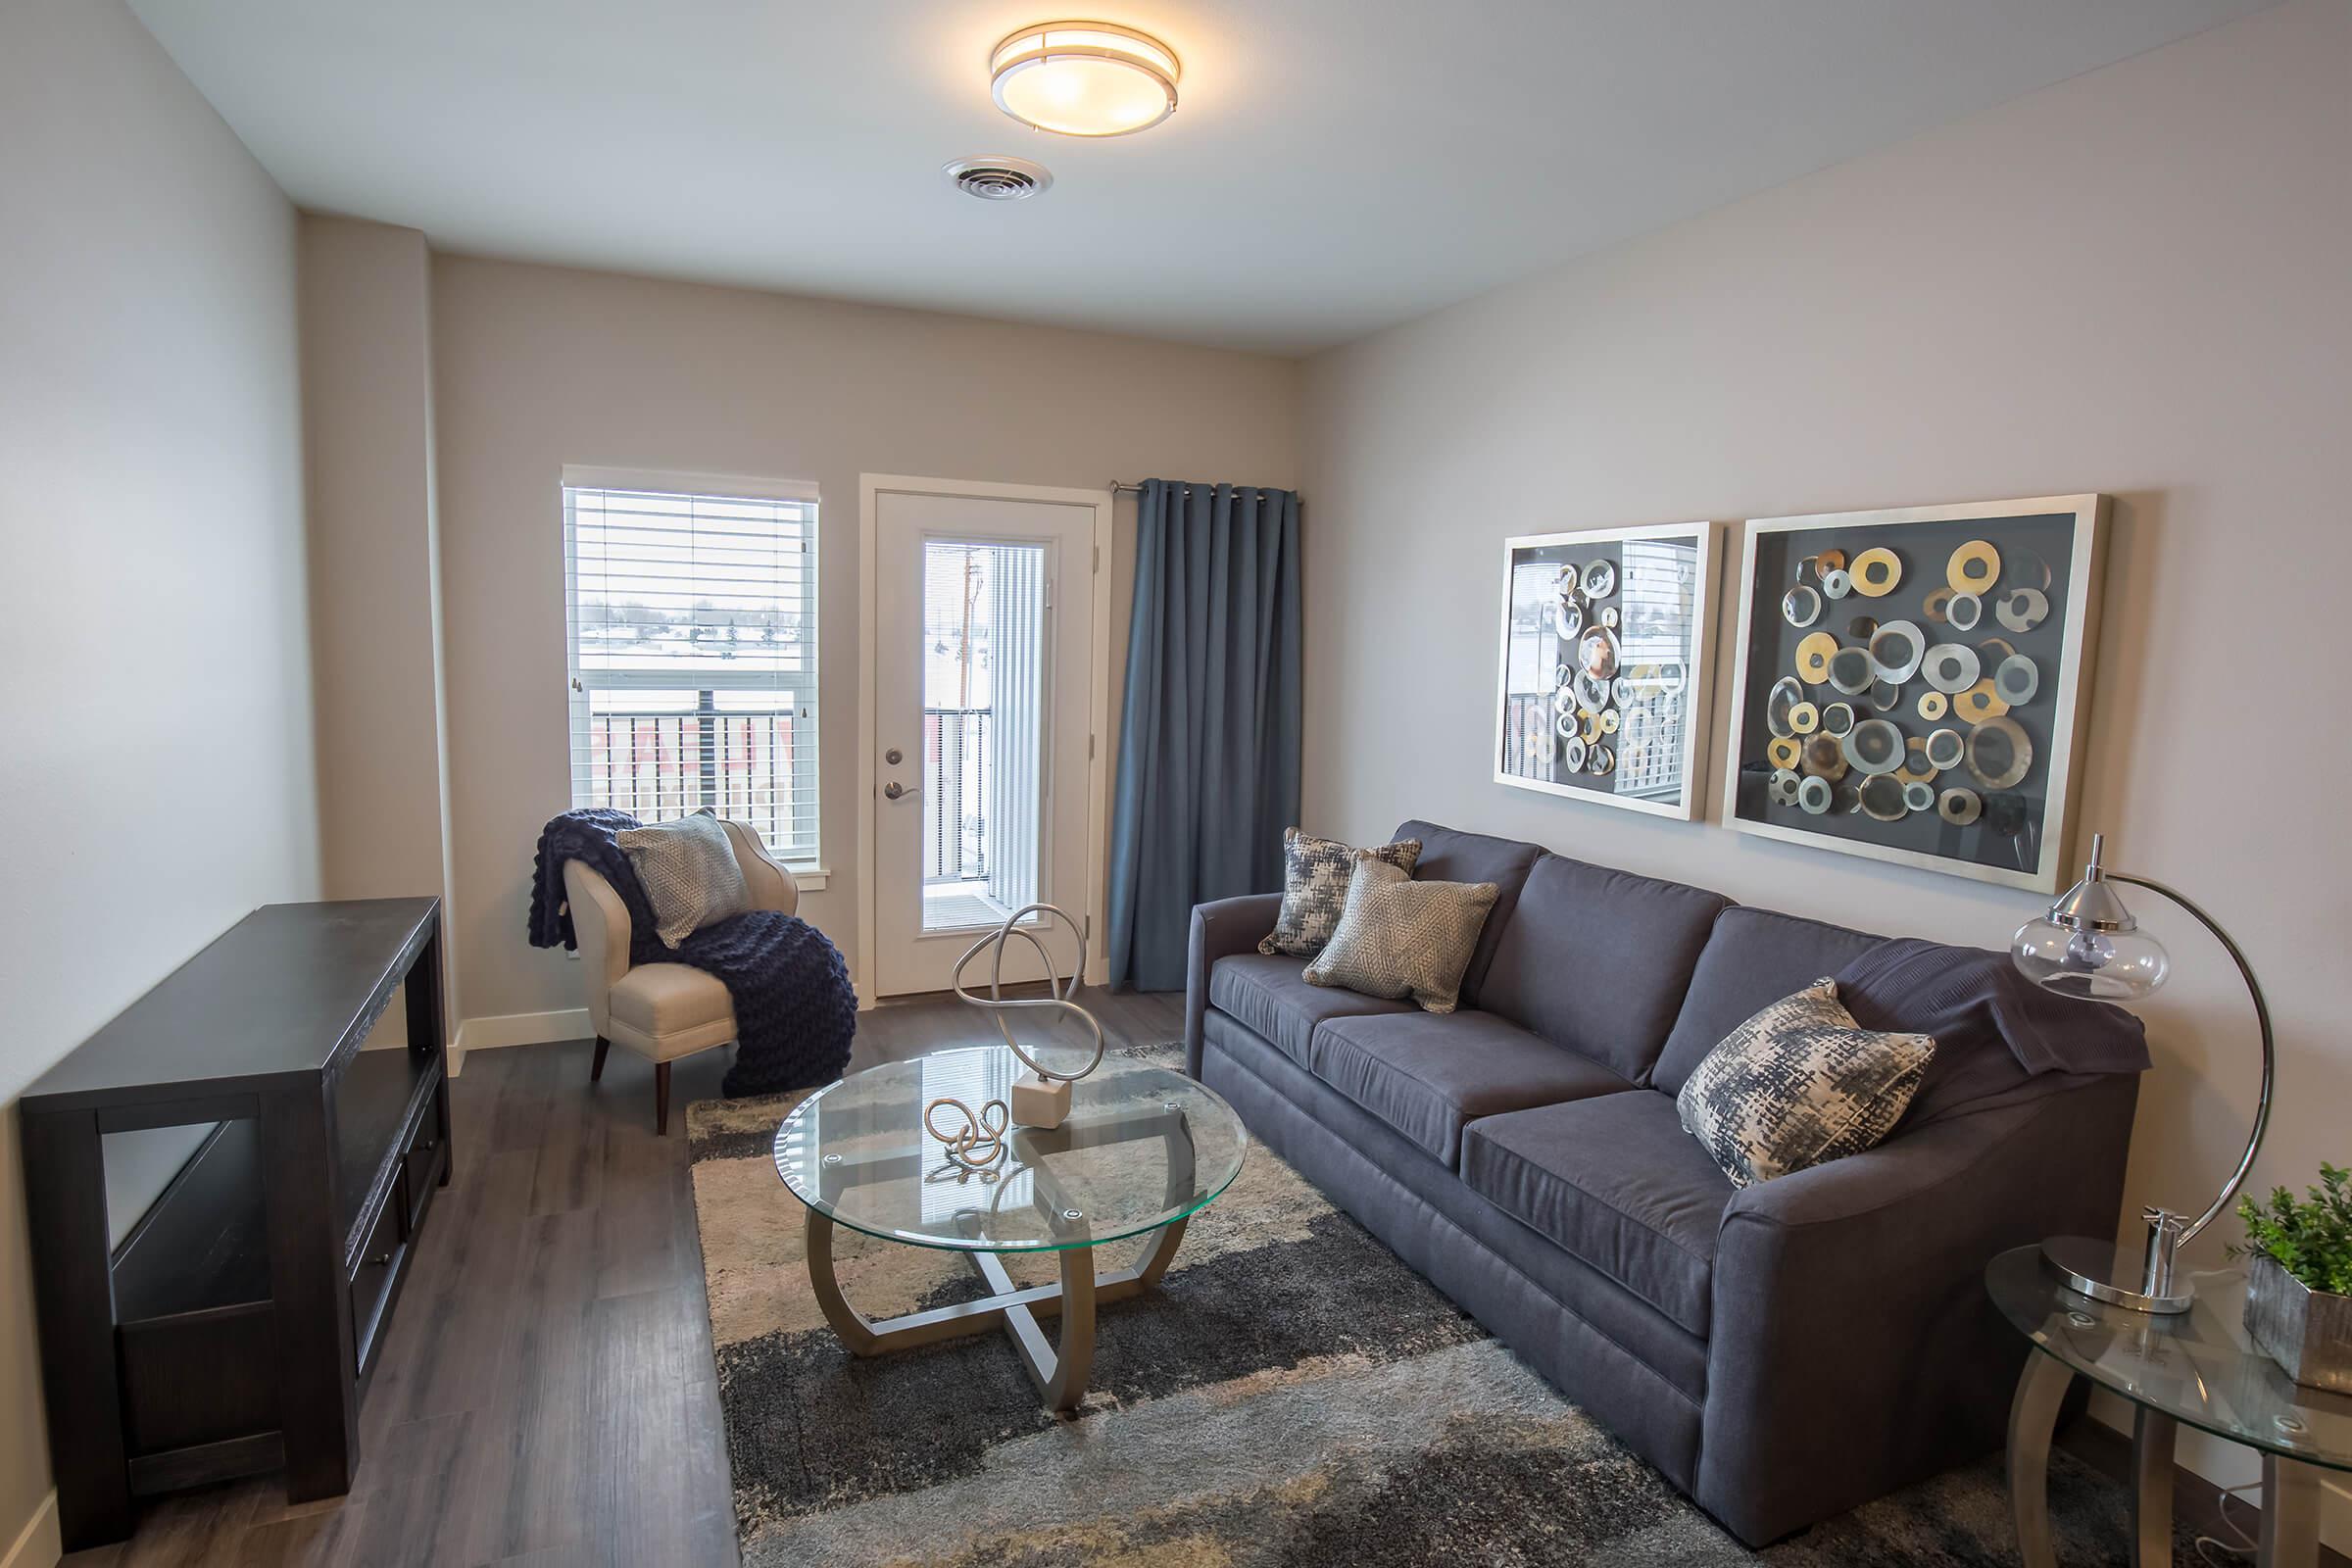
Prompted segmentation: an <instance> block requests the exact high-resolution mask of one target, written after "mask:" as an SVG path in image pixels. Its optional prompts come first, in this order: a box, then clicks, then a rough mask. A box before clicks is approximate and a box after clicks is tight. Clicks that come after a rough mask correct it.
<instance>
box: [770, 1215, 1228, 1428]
mask: <svg viewBox="0 0 2352 1568" xmlns="http://www.w3.org/2000/svg"><path fill="white" fill-rule="evenodd" d="M1184 1227H1185V1222H1184V1221H1183V1220H1177V1221H1176V1222H1175V1223H1174V1224H1172V1225H1163V1226H1161V1227H1160V1228H1159V1229H1158V1230H1156V1231H1154V1232H1152V1238H1151V1240H1150V1241H1149V1242H1148V1243H1147V1244H1146V1245H1145V1248H1144V1254H1143V1256H1142V1258H1141V1259H1140V1260H1138V1262H1137V1263H1136V1265H1135V1266H1134V1267H1133V1268H1125V1269H1120V1270H1117V1271H1116V1272H1114V1273H1109V1274H1098V1273H1096V1272H1095V1249H1094V1248H1092V1247H1065V1248H1063V1249H1062V1250H1061V1281H1060V1283H1059V1284H1056V1285H1033V1286H1030V1287H1028V1288H1026V1289H1018V1288H1015V1286H1014V1285H1013V1283H1012V1277H1011V1276H1010V1275H1008V1274H1006V1273H1005V1265H1004V1264H1003V1263H1002V1262H1000V1261H999V1260H998V1258H997V1255H996V1254H995V1253H994V1252H979V1251H970V1252H965V1253H964V1254H963V1255H964V1259H965V1260H966V1261H967V1262H969V1263H970V1264H971V1265H972V1268H973V1269H974V1270H975V1271H976V1272H977V1273H978V1274H979V1276H980V1278H981V1279H983V1280H985V1281H986V1282H987V1283H988V1288H989V1290H990V1291H991V1292H992V1293H993V1294H992V1295H989V1296H987V1297H984V1298H982V1299H979V1300H977V1301H963V1302H959V1303H957V1304H956V1305H955V1306H941V1307H934V1308H933V1309H932V1310H930V1311H928V1312H909V1313H907V1315H906V1316H905V1317H894V1318H890V1319H888V1320H886V1321H884V1322H880V1323H876V1322H874V1321H872V1320H871V1319H869V1318H867V1317H866V1316H865V1315H864V1314H863V1313H861V1312H859V1311H858V1309H857V1308H856V1307H854V1306H852V1305H851V1304H850V1303H849V1301H848V1299H846V1298H844V1297H843V1296H842V1294H841V1282H840V1281H839V1280H838V1279H836V1278H835V1277H834V1273H833V1222H832V1221H831V1220H830V1219H827V1218H826V1217H825V1216H824V1215H823V1214H822V1213H820V1212H819V1211H818V1210H817V1209H815V1208H813V1207H811V1208H810V1209H809V1285H810V1286H811V1287H813V1288H814V1289H815V1291H816V1301H817V1305H819V1306H820V1307H822V1308H823V1309H824V1313H825V1321H826V1322H827V1323H830V1324H831V1325H832V1326H833V1332H834V1333H835V1334H838V1335H839V1336H841V1343H842V1344H844V1345H846V1346H848V1347H849V1348H850V1349H851V1350H852V1351H853V1352H854V1353H856V1354H858V1355H887V1354H889V1353H890V1352H891V1351H893V1350H907V1349H912V1348H914V1347H916V1346H918V1345H934V1344H937V1343H938V1342H939V1341H941V1340H954V1339H960V1338H962V1337H964V1336H966V1335H971V1334H985V1333H987V1332H988V1331H989V1330H990V1329H993V1328H996V1327H999V1326H1000V1325H1002V1326H1003V1328H1004V1329H1005V1333H1006V1334H1008V1335H1010V1336H1011V1338H1012V1346H1013V1348H1014V1349H1016V1350H1018V1351H1020V1353H1021V1364H1022V1365H1023V1366H1024V1367H1026V1368H1028V1370H1029V1380H1030V1381H1031V1382H1032V1383H1035V1384H1036V1385H1037V1390H1038V1393H1039V1394H1040V1395H1041V1396H1043V1397H1044V1398H1045V1401H1046V1407H1047V1408H1048V1409H1050V1410H1074V1409H1076V1408H1077V1407H1078V1403H1079V1401H1080V1400H1081V1399H1084V1398H1085V1397H1086V1386H1087V1377H1088V1375H1089V1374H1090V1373H1091V1372H1092V1371H1093V1370H1094V1364H1095V1308H1096V1307H1097V1306H1098V1305H1101V1304H1103V1303H1105V1302H1110V1301H1123V1300H1125V1299H1127V1298H1129V1297H1131V1296H1141V1295H1142V1294H1143V1293H1144V1292H1146V1291H1148V1290H1150V1289H1152V1286H1154V1285H1157V1284H1158V1283H1159V1277H1160V1276H1161V1275H1162V1274H1165V1273H1166V1272H1167V1271H1168V1263H1169V1261H1170V1260H1171V1259H1173V1258H1174V1257H1175V1255H1176V1249H1177V1248H1178V1247H1179V1246H1181V1245H1182V1244H1183V1242H1184ZM1048 1315H1053V1316H1057V1317H1059V1318H1060V1319H1061V1322H1060V1325H1059V1333H1058V1334H1057V1335H1056V1336H1055V1338H1054V1340H1053V1341H1052V1342H1049V1341H1048V1340H1047V1338H1046V1334H1045V1330H1044V1329H1042V1328H1040V1327H1039V1326H1038V1319H1039V1318H1041V1317H1045V1316H1048Z"/></svg>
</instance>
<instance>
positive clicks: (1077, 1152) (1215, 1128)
mask: <svg viewBox="0 0 2352 1568" xmlns="http://www.w3.org/2000/svg"><path fill="white" fill-rule="evenodd" d="M1020 1070H1021V1069H1020V1064H1019V1063H1018V1062H1017V1061H1016V1060H1015V1059H1014V1058H1013V1055H1012V1054H1011V1053H1010V1052H1008V1051H1006V1050H1005V1048H1004V1047H1003V1046H974V1047H965V1048H958V1049H955V1050H949V1051H941V1052H935V1053H933V1054H930V1055H927V1056H918V1057H915V1058H914V1059H912V1060H910V1061H900V1062H892V1063H890V1064H888V1065H886V1066H881V1067H871V1068H868V1069H866V1070H865V1071H863V1072H855V1073H852V1074H850V1075H849V1076H848V1077H847V1078H844V1079H842V1080H841V1081H840V1082H838V1083H835V1084H832V1085H830V1086H828V1087H826V1088H824V1089H820V1090H818V1091H817V1092H816V1093H815V1094H813V1095H810V1096H809V1098H808V1099H807V1100H805V1101H803V1102H802V1103H800V1104H799V1105H797V1106H795V1107H794V1108H793V1111H792V1113H791V1114H790V1115H788V1116H786V1117H785V1118H784V1123H783V1125H782V1126H780V1127H778V1128H777V1129H776V1146H775V1153H776V1173H777V1174H778V1175H780V1176H781V1177H783V1178H784V1185H785V1186H786V1187H787V1188H789V1189H790V1190H791V1192H792V1195H793V1196H794V1197H795V1198H798V1199H799V1200H800V1201H802V1202H803V1203H805V1204H807V1205H808V1208H809V1231H808V1236H809V1284H810V1285H811V1286H812V1287H813V1288H814V1289H815V1291H816V1299H817V1302H818V1304H819V1305H820V1306H822V1307H823V1309H824V1313H825V1321H826V1322H828V1323H830V1324H831V1325H832V1326H833V1331H834V1333H836V1334H838V1335H840V1336H841V1340H842V1343H843V1344H844V1345H846V1346H848V1347H849V1348H850V1349H851V1350H853V1351H855V1352H856V1353H857V1354H858V1355H882V1354H885V1353H887V1352H889V1351H892V1350H903V1349H907V1348H911V1347H913V1346H917V1345H930V1344H933V1343H935V1342H937V1341H940V1340H947V1339H954V1338H956V1337H958V1336H961V1335H967V1334H977V1333H984V1332H986V1331H987V1330H990V1329H993V1328H996V1327H998V1326H1000V1325H1002V1326H1003V1327H1004V1328H1005V1331H1006V1332H1007V1333H1008V1334H1009V1335H1010V1336H1011V1338H1012V1343H1013V1347H1014V1348H1016V1349H1017V1350H1019V1352H1020V1355H1021V1360H1022V1363H1023V1364H1024V1365H1025V1366H1027V1368H1028V1370H1029V1376H1030V1378H1031V1379H1032V1380H1033V1381H1034V1382H1035V1383H1036V1384H1037V1387H1038V1390H1039V1392H1040V1393H1041V1394H1042V1395H1043V1396H1044V1397H1045V1401H1046V1403H1047V1405H1048V1406H1049V1407H1050V1408H1053V1409H1055V1410H1069V1409H1074V1408H1076V1407H1077V1404H1078V1402H1079V1400H1080V1399H1082V1398H1084V1397H1085V1396H1086V1385H1087V1375H1088V1373H1089V1372H1090V1371H1091V1370H1092V1367H1093V1363H1094V1354H1095V1308H1096V1306H1097V1305H1099V1304H1102V1303H1105V1302H1110V1301H1118V1300H1123V1299H1126V1298H1128V1297H1131V1296H1136V1295H1140V1294H1141V1293H1143V1292H1145V1291H1148V1290H1150V1289H1152V1287H1153V1286H1154V1285H1156V1284H1157V1283H1158V1282H1159V1277H1160V1276H1161V1275H1162V1274H1164V1273H1165V1272H1166V1271H1167V1267H1168V1263H1169V1260H1170V1259H1171V1258H1173V1257H1174V1256H1175V1255H1176V1249H1177V1247H1178V1246H1179V1245H1180V1244H1181V1243H1182V1242H1183V1240H1184V1230H1185V1225H1186V1222H1187V1221H1189V1220H1190V1219H1191V1218H1192V1216H1193V1215H1194V1214H1196V1213H1198V1212H1200V1210H1201V1209H1202V1208H1203V1207H1205V1206H1207V1204H1208V1203H1209V1201H1211V1200H1213V1199H1214V1198H1215V1197H1216V1196H1217V1195H1218V1194H1219V1193H1222V1192H1223V1191H1225V1189H1226V1188H1227V1187H1229V1186H1231V1185H1232V1183H1233V1179H1234V1177H1236V1176H1238V1175H1240V1174H1241V1169H1242V1157H1243V1155H1244V1153H1245V1152H1247V1151H1248V1149H1249V1146H1250V1135H1249V1132H1248V1131H1247V1130H1246V1129H1245V1128H1244V1127H1243V1126H1242V1119H1241V1118H1240V1117H1239V1116H1237V1115H1235V1114H1234V1111H1233V1107H1232V1106H1231V1105H1228V1104H1226V1103H1225V1102H1224V1101H1222V1100H1220V1099H1218V1098H1217V1097H1216V1096H1215V1095H1213V1094H1211V1093H1210V1092H1209V1091H1208V1090H1206V1089H1204V1088H1202V1087H1201V1085H1199V1084H1197V1083H1195V1082H1193V1080H1191V1079H1190V1078H1187V1077H1185V1076H1184V1075H1183V1074H1181V1073H1178V1072H1173V1071H1171V1070H1169V1069H1168V1068H1165V1067H1146V1066H1137V1065H1130V1064H1123V1063H1121V1062H1120V1061H1119V1059H1118V1058H1116V1057H1111V1058H1107V1059H1105V1060H1104V1062H1103V1065H1102V1067H1101V1068H1099V1069H1098V1070H1097V1071H1095V1072H1094V1073H1092V1074H1090V1075H1089V1076H1087V1077H1085V1078H1082V1079H1080V1080H1078V1082H1077V1083H1075V1084H1073V1085H1072V1086H1071V1097H1070V1113H1069V1117H1068V1119H1067V1120H1065V1121H1064V1122H1063V1123H1062V1124H1061V1125H1060V1126H1059V1127H1055V1128H1052V1129H1047V1128H1038V1127H1007V1128H1005V1131H1004V1137H1003V1141H1002V1145H1001V1147H1000V1148H997V1149H995V1150H994V1151H992V1150H991V1149H990V1147H989V1145H988V1143H987V1142H986V1138H985V1130H983V1138H982V1142H981V1143H980V1144H979V1146H978V1147H976V1148H973V1149H969V1150H966V1151H965V1152H964V1153H963V1154H962V1155H961V1156H960V1157H958V1155H957V1154H956V1153H954V1152H951V1151H952V1148H953V1144H952V1140H954V1139H955V1138H956V1135H957V1134H958V1133H960V1132H962V1131H963V1130H964V1129H965V1128H966V1127H967V1126H968V1125H969V1124H968V1122H967V1121H966V1119H965V1118H964V1116H963V1115H961V1114H960V1113H959V1112H958V1111H956V1109H954V1108H952V1107H947V1106H941V1107H940V1108H939V1109H938V1110H936V1111H934V1112H933V1113H932V1114H931V1116H930V1118H929V1125H926V1119H925V1111H926V1107H929V1106H931V1105H933V1104H934V1103H937V1102H940V1101H942V1100H955V1101H957V1102H960V1103H961V1104H962V1105H964V1106H965V1107H968V1109H969V1110H970V1111H971V1112H972V1113H973V1114H974V1115H981V1114H984V1112H983V1109H982V1107H983V1106H984V1105H985V1104H986V1103H987V1102H989V1101H992V1100H996V1101H1006V1102H1009V1101H1010V1099H1011V1093H1012V1083H1013V1079H1014V1078H1015V1077H1016V1076H1018V1075H1019V1073H1020ZM942 1135H945V1136H942ZM836 1225H847V1226H848V1227H850V1228H851V1229H852V1230H857V1231H863V1232H864V1233H865V1234H866V1235H868V1236H875V1237H879V1238H881V1239H882V1240H884V1241H888V1242H899V1243H904V1244H905V1245H907V1246H909V1247H932V1248H939V1249H942V1250H948V1251H955V1252H960V1253H962V1254H963V1256H964V1258H965V1260H966V1261H967V1262H969V1263H970V1265H971V1266H972V1268H973V1270H974V1271H975V1272H977V1273H978V1274H979V1276H980V1278H981V1279H982V1280H984V1281H985V1282H986V1283H987V1285H988V1287H989V1292H990V1294H989V1295H988V1296H987V1297H985V1298H983V1299H979V1300H975V1301H966V1302H961V1303H958V1304H956V1305H955V1306H943V1307H936V1308H933V1309H932V1310H930V1311H925V1312H914V1313H910V1314H908V1315H907V1316H905V1317H897V1318H892V1319H889V1320H888V1321H886V1322H879V1323H877V1322H873V1321H871V1320H869V1319H867V1318H866V1317H865V1316H864V1315H863V1314H862V1313H860V1312H859V1311H858V1309H857V1308H856V1307H854V1306H852V1305H851V1304H850V1303H849V1302H848V1300H847V1299H844V1298H843V1296H842V1294H841V1287H840V1284H839V1282H838V1281H837V1280H836V1279H835V1278H834V1273H833V1228H834V1227H835V1226H836ZM1137 1237H1142V1238H1144V1239H1145V1240H1144V1247H1143V1252H1142V1255H1141V1257H1140V1258H1139V1259H1138V1260H1137V1261H1136V1262H1135V1263H1134V1264H1133V1265H1132V1266H1131V1267H1126V1268H1119V1269H1115V1270H1110V1271H1099V1269H1098V1263H1097V1259H1096V1256H1095V1250H1096V1249H1097V1248H1100V1247H1103V1246H1105V1245H1107V1244H1109V1243H1113V1242H1119V1241H1125V1240H1130V1239H1133V1238H1137ZM1022 1252H1053V1253H1058V1254H1059V1261H1060V1265H1061V1279H1060V1282H1059V1283H1058V1284H1046V1285H1037V1286H1030V1287H1027V1288H1021V1287H1017V1286H1016V1285H1015V1284H1014V1283H1013V1281H1012V1279H1011V1277H1010V1276H1009V1275H1007V1274H1006V1273H1005V1265H1004V1263H1003V1262H1002V1261H1001V1259H1002V1258H1003V1257H1004V1256H1005V1254H1007V1253H1022ZM1046 1316H1058V1317H1059V1319H1060V1326H1059V1331H1058V1333H1057V1335H1056V1337H1055V1339H1054V1341H1053V1342H1049V1341H1048V1340H1047V1338H1046V1335H1045V1332H1044V1330H1042V1329H1041V1328H1040V1327H1039V1326H1038V1320H1039V1319H1040V1318H1041V1317H1046Z"/></svg>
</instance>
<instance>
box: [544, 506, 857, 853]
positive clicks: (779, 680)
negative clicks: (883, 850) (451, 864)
mask: <svg viewBox="0 0 2352 1568" xmlns="http://www.w3.org/2000/svg"><path fill="white" fill-rule="evenodd" d="M761 488H762V490H766V489H768V487H765V486H762V487H761ZM816 515H817V504H816V494H815V492H814V490H813V489H809V490H805V491H803V490H798V489H797V488H795V487H775V489H774V491H773V493H771V494H760V495H727V494H718V495H711V494H702V493H681V492H676V491H666V490H654V489H631V488H619V487H615V486H605V485H585V484H566V485H565V486H564V596H565V600H566V604H567V607H568V611H569V613H568V616H567V626H568V637H569V643H570V656H571V657H570V663H571V682H570V685H571V692H570V696H571V801H572V805H574V806H575V807H580V806H608V807H613V808H616V809H620V810H623V811H628V812H632V813H634V814H635V815H636V816H637V817H638V818H639V819H640V820H642V821H647V822H656V821H661V820H663V819H665V818H669V817H677V816H684V815H687V814H688V813H690V812H693V811H699V810H701V809H704V808H705V807H709V808H710V809H712V810H714V811H716V812H717V813H718V814H719V815H720V816H723V817H729V818H732V819H734V820H736V821H739V822H744V823H747V824H749V825H750V826H752V827H754V828H756V829H757V830H758V831H759V832H760V836H761V837H763V838H764V839H765V840H766V841H767V845H768V851H769V853H770V854H772V855H774V856H775V857H776V858H778V859H779V860H782V861H784V862H786V863H787V864H792V865H800V866H810V865H814V864H815V863H816V861H817V849H818V843H819V840H818V836H817V711H816Z"/></svg>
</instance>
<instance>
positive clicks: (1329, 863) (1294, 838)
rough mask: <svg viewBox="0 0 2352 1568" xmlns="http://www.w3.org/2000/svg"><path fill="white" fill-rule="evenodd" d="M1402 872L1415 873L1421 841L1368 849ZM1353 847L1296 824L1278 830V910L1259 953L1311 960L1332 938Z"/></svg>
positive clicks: (1350, 870)
mask: <svg viewBox="0 0 2352 1568" xmlns="http://www.w3.org/2000/svg"><path fill="white" fill-rule="evenodd" d="M1363 853H1364V854H1366V855H1372V856H1377V857H1378V858H1381V859H1383V860H1385V861H1387V862H1388V863H1389V864H1391V865H1393V866H1395V867H1397V869H1398V870H1400V871H1402V872H1403V873H1404V874H1405V875H1406V876H1411V875H1412V874H1413V867H1414V866H1415V865H1417V864H1419V863H1420V859H1421V841H1420V840H1419V839H1398V840H1397V842H1396V843H1394V844H1384V845H1382V846H1381V847H1380V848H1379V849H1377V850H1366V851H1364V852H1363ZM1355 857H1356V851H1355V850H1354V849H1353V848H1352V847H1351V846H1349V845H1346V844H1342V843H1341V842H1340V841H1339V840H1338V839H1318V838H1313V837H1310V836H1308V835H1307V834H1304V833H1301V832H1299V830H1298V829H1297V828H1295V827H1286V828H1284V829H1283V830H1282V913H1281V914H1279V915H1277V916H1275V919H1274V930H1273V931H1272V933H1271V934H1269V935H1268V936H1267V937H1266V938H1265V939H1264V940H1263V941H1261V942H1259V943H1258V945H1257V951H1258V952H1260V953H1263V954H1268V955H1271V954H1276V953H1287V954H1289V955H1290V956H1292V957H1294V958H1311V957H1313V956H1315V955H1316V954H1318V953H1321V952H1322V951H1323V944H1324V943H1326V942H1329V941H1330V940H1331V933H1332V928H1333V927H1334V926H1337V925H1338V924H1339V923H1340V907H1341V906H1342V905H1343V904H1345V903H1347V902H1348V877H1349V876H1351V875H1353V874H1354V871H1355Z"/></svg>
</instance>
